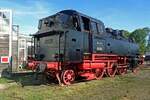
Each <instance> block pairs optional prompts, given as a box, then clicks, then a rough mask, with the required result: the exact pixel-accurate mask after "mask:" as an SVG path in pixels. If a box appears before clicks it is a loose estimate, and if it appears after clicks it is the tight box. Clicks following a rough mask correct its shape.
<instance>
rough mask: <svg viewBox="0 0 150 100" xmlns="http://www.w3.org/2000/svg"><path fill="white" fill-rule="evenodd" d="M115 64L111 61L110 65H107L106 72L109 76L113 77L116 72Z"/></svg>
mask: <svg viewBox="0 0 150 100" xmlns="http://www.w3.org/2000/svg"><path fill="white" fill-rule="evenodd" d="M117 66H118V65H117V64H116V63H112V64H111V65H110V66H108V68H107V70H106V72H107V75H108V76H109V77H114V76H115V74H116V72H117Z"/></svg>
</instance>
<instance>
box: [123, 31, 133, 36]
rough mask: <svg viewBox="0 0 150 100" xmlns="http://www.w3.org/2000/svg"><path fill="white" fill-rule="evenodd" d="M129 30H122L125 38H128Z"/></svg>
mask: <svg viewBox="0 0 150 100" xmlns="http://www.w3.org/2000/svg"><path fill="white" fill-rule="evenodd" d="M130 34H131V33H130V32H128V31H127V30H123V36H124V37H125V38H129V36H130Z"/></svg>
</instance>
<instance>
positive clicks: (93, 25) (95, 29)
mask: <svg viewBox="0 0 150 100" xmlns="http://www.w3.org/2000/svg"><path fill="white" fill-rule="evenodd" d="M91 27H92V32H93V33H96V34H97V33H98V29H97V23H96V22H91Z"/></svg>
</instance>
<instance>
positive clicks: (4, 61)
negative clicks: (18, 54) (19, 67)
mask: <svg viewBox="0 0 150 100" xmlns="http://www.w3.org/2000/svg"><path fill="white" fill-rule="evenodd" d="M1 63H9V57H7V56H2V57H1Z"/></svg>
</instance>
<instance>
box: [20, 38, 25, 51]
mask: <svg viewBox="0 0 150 100" xmlns="http://www.w3.org/2000/svg"><path fill="white" fill-rule="evenodd" d="M19 44H20V45H19V48H20V49H25V48H26V40H25V39H20V40H19Z"/></svg>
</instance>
